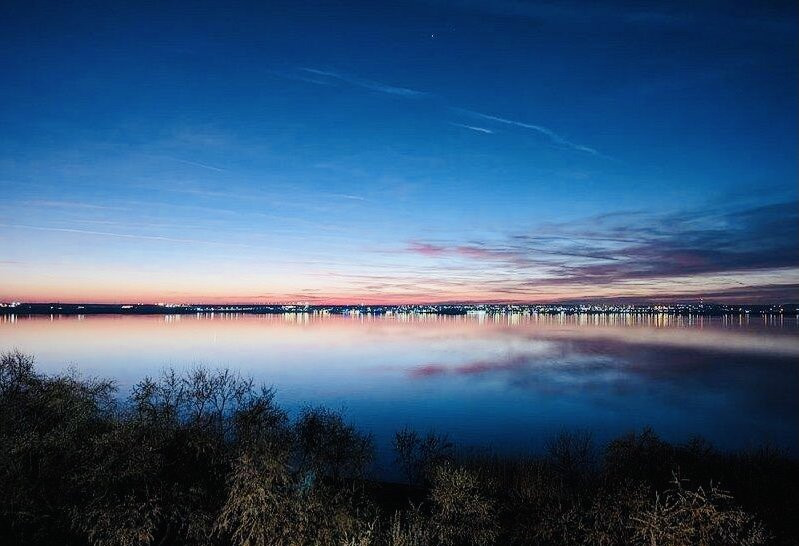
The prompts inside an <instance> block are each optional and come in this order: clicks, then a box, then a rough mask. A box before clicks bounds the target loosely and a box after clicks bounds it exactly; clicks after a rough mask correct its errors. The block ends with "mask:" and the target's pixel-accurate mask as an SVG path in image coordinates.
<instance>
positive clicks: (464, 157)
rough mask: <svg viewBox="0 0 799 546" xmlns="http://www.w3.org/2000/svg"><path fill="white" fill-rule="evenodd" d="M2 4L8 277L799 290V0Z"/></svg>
mask: <svg viewBox="0 0 799 546" xmlns="http://www.w3.org/2000/svg"><path fill="white" fill-rule="evenodd" d="M0 21H1V22H0V48H1V50H2V54H0V70H1V71H2V74H3V78H2V81H0V126H1V127H2V128H3V129H2V131H0V191H1V192H2V201H0V299H6V300H11V299H24V300H42V299H44V300H60V301H79V300H80V301H123V300H125V301H127V300H142V301H200V300H202V301H297V300H299V301H320V302H321V301H369V302H378V301H385V302H395V301H452V300H525V301H551V300H559V299H571V300H575V299H581V300H588V299H593V300H605V299H640V300H645V299H654V298H665V299H693V298H695V297H700V296H705V297H710V298H715V299H722V300H724V299H726V300H729V301H733V300H735V301H741V300H751V301H766V300H768V301H785V300H796V299H797V297H796V296H797V295H799V290H798V288H799V256H798V255H797V252H798V251H797V247H799V245H797V243H799V236H798V235H797V174H798V173H797V157H796V150H797V145H798V144H799V142H797V117H798V116H797V114H799V112H797V96H799V93H797V64H799V63H797V60H799V59H797V51H798V50H799V49H798V47H797V8H796V6H795V4H794V3H791V2H784V3H780V2H770V3H762V2H744V3H734V2H719V3H698V4H697V5H688V4H680V5H675V4H673V3H657V2H651V3H646V2H643V3H642V2H635V3H623V2H622V3H616V2H610V3H601V4H597V3H593V2H563V3H557V2H547V3H543V4H540V3H533V2H513V1H511V2H483V1H474V2H469V1H467V2H459V3H453V2H434V1H431V2H402V3H390V4H388V3H373V2H370V3H366V2H364V3H304V2H287V3H280V2H268V3H263V2H261V3H256V2H253V3H239V2H232V3H231V2H226V3H210V2H209V3H206V2H191V3H177V2H176V3H158V5H153V6H150V7H144V6H141V5H125V4H124V3H114V2H99V3H88V2H86V3H71V2H57V3H56V2H52V3H47V2H39V3H36V2H24V3H22V2H21V3H17V4H15V3H13V2H6V3H4V4H3V8H2V13H0Z"/></svg>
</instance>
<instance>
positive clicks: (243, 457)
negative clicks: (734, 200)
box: [0, 352, 799, 546]
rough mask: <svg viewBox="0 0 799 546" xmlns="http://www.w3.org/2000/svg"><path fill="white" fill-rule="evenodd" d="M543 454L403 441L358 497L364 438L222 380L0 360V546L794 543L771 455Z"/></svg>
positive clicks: (566, 446)
mask: <svg viewBox="0 0 799 546" xmlns="http://www.w3.org/2000/svg"><path fill="white" fill-rule="evenodd" d="M546 447H547V448H546V451H545V453H544V454H543V455H529V456H515V457H500V456H497V455H485V454H483V455H474V454H472V455H470V456H469V457H456V456H455V450H454V447H453V445H452V444H451V442H449V440H448V439H447V437H446V436H443V435H436V434H432V433H430V434H427V435H426V436H424V437H422V436H420V435H418V434H417V433H415V432H413V431H411V430H409V429H404V430H402V431H400V432H399V433H397V435H396V437H395V442H394V448H395V450H396V455H397V460H396V462H397V464H398V466H399V468H400V470H401V471H402V473H403V475H404V477H405V479H406V480H407V481H408V482H409V483H410V484H412V486H401V485H399V484H391V483H385V482H376V481H370V480H368V478H369V474H368V473H369V468H370V463H371V461H372V458H373V454H374V446H373V442H372V438H371V436H369V435H366V434H363V433H361V432H359V431H358V430H357V429H356V428H355V427H353V426H352V425H350V424H348V423H347V422H346V421H345V420H344V419H343V417H342V416H341V415H340V414H338V413H336V412H333V411H330V410H328V409H324V408H306V409H305V410H303V411H302V412H301V413H300V415H299V416H298V417H297V418H296V419H294V420H291V419H289V416H288V415H287V413H286V412H285V411H283V410H282V409H281V408H279V407H278V406H277V405H276V404H275V397H274V392H273V391H272V389H269V388H263V387H256V386H255V385H254V384H253V382H252V380H250V379H247V378H243V377H241V376H239V375H237V374H235V373H233V372H230V371H228V370H221V371H211V370H206V369H203V368H197V369H193V370H190V371H188V372H186V373H177V372H175V371H172V370H169V371H166V372H164V373H163V374H161V375H160V376H159V377H157V378H154V379H153V378H146V379H144V380H143V381H141V382H139V383H138V384H136V385H135V386H134V387H133V388H132V390H131V393H130V395H129V396H128V397H127V398H125V399H119V398H117V394H116V389H115V386H114V384H113V383H112V382H109V381H103V380H96V379H91V378H83V377H80V376H79V375H77V374H76V373H74V372H73V373H68V374H62V375H52V376H48V375H43V374H40V373H38V372H37V371H36V369H35V366H34V362H33V360H32V359H31V358H30V357H28V356H26V355H24V354H21V353H19V352H11V353H5V354H2V355H0V543H2V544H34V545H35V544H54V543H58V544H64V545H73V544H74V545H78V544H80V545H83V544H92V545H97V546H100V545H102V546H105V545H109V546H110V545H116V546H134V545H154V544H189V545H209V546H211V545H214V546H215V545H228V544H230V545H252V546H255V545H280V546H301V545H303V546H304V545H316V544H319V545H347V546H433V545H452V546H456V545H457V546H461V545H463V546H467V545H468V546H472V545H483V544H541V545H550V544H558V545H561V544H563V545H578V544H592V545H593V544H596V545H620V544H641V545H653V544H654V545H674V546H677V545H684V544H708V545H709V544H714V545H715V544H720V545H736V546H737V545H748V544H764V543H767V542H768V541H769V540H771V541H773V542H774V543H777V544H783V543H784V544H791V543H796V539H797V534H799V532H797V528H796V523H795V517H794V515H795V513H796V512H797V511H799V502H798V501H797V478H798V477H799V464H798V463H797V461H796V459H793V458H791V457H789V456H787V455H786V454H785V453H784V452H782V451H780V450H777V449H774V448H770V447H763V448H759V449H754V450H748V451H742V452H739V453H725V452H720V451H718V450H716V449H714V448H713V447H712V446H711V445H710V444H708V443H707V442H705V441H703V440H699V439H694V440H691V441H690V442H688V443H686V444H684V445H673V444H669V443H667V442H665V441H663V440H661V439H660V438H659V437H658V436H657V435H656V434H655V433H654V432H653V431H651V430H649V429H645V430H644V431H642V432H640V433H632V434H628V435H626V436H623V437H621V438H618V439H616V440H614V441H612V442H610V443H609V444H608V446H607V447H606V448H605V450H604V452H602V453H600V452H599V450H598V449H597V448H596V447H595V446H594V444H593V442H592V441H591V437H590V435H588V434H586V433H577V434H567V433H563V434H561V435H559V436H557V437H555V438H553V439H552V440H550V441H549V442H548V443H547V446H546ZM674 473H677V474H679V475H685V476H689V477H690V478H691V480H692V483H693V484H695V485H693V486H692V487H691V488H689V487H687V486H686V485H685V483H684V481H683V480H676V481H675V480H674V479H673V475H674ZM670 477H672V479H671V480H670ZM721 485H723V486H724V489H722V488H721ZM733 495H734V499H733ZM422 499H425V500H424V501H423V502H421V503H420V504H410V506H409V507H408V508H407V509H404V510H399V511H396V508H397V507H401V506H403V505H407V503H410V502H415V501H422ZM767 528H768V531H767V530H766V529H767ZM772 534H773V538H772V537H771V535H772Z"/></svg>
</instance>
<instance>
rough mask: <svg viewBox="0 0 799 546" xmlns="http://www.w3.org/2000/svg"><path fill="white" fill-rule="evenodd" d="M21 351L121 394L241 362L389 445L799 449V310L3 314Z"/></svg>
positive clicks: (290, 402) (240, 366)
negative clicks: (737, 313)
mask: <svg viewBox="0 0 799 546" xmlns="http://www.w3.org/2000/svg"><path fill="white" fill-rule="evenodd" d="M12 348H18V349H20V350H22V351H23V352H26V353H30V354H32V355H34V356H35V357H36V360H37V363H38V366H39V369H40V370H42V371H45V372H60V371H64V370H66V369H67V368H69V367H74V368H76V369H77V370H79V371H80V372H81V373H82V374H84V375H94V376H102V377H111V378H114V379H115V380H116V381H117V383H118V385H119V387H120V391H121V392H122V393H125V392H126V391H127V390H128V389H129V388H130V386H131V385H132V384H133V383H135V382H136V381H138V380H139V379H141V378H142V377H143V376H145V375H154V374H158V373H159V371H160V370H162V369H164V367H167V366H171V367H175V368H178V369H185V368H189V367H192V366H196V365H200V364H202V365H206V366H209V367H230V368H233V369H235V370H238V371H240V372H241V373H243V374H247V375H251V376H253V377H254V378H255V379H257V380H258V381H261V382H264V383H267V384H270V385H274V386H275V388H276V390H277V398H278V401H279V402H280V403H281V405H283V406H284V407H286V408H287V409H289V410H290V411H296V410H297V409H298V408H301V407H302V406H303V405H304V404H313V405H317V404H323V405H326V406H329V407H332V408H335V409H340V410H342V411H344V413H345V414H346V416H347V418H348V419H349V420H351V421H352V422H354V423H356V424H357V425H358V426H359V427H360V428H361V429H363V430H366V431H369V432H372V433H373V434H374V435H375V439H376V442H377V444H378V446H379V447H380V449H381V450H385V449H386V446H388V445H389V442H390V438H391V437H392V435H393V433H394V432H395V431H396V430H399V429H401V428H402V427H404V426H406V425H407V426H411V427H413V428H415V429H417V430H419V431H422V432H424V431H428V430H435V431H438V432H446V433H448V434H449V436H450V437H451V438H452V439H453V440H454V441H455V442H456V443H457V444H459V445H461V446H470V447H476V448H488V449H493V450H496V451H499V452H508V451H519V450H535V449H539V448H540V447H541V446H542V444H543V443H544V442H545V441H546V440H547V439H548V438H550V437H551V436H553V435H554V434H557V433H558V432H559V431H562V430H568V431H574V430H588V431H591V432H592V433H593V434H594V437H595V438H596V439H597V440H598V441H600V442H601V441H605V440H607V439H610V438H612V437H614V436H617V435H619V434H621V433H624V432H627V431H630V430H634V429H640V428H641V427H644V426H652V427H653V428H654V429H655V430H656V432H658V433H659V434H660V435H662V436H663V437H665V438H666V439H668V440H672V441H684V440H687V439H689V438H690V437H691V436H692V435H702V436H704V437H706V438H707V439H709V440H711V441H712V442H713V443H714V444H716V445H717V446H719V447H721V448H725V449H735V448H742V447H744V448H745V447H748V446H754V445H757V444H759V443H761V442H770V443H772V444H776V445H778V446H781V447H784V448H786V449H788V450H790V451H791V452H792V453H794V454H795V453H796V451H797V431H799V402H798V401H797V393H799V365H798V363H799V359H797V357H798V356H799V326H797V320H796V318H795V317H790V318H782V317H765V318H764V317H752V318H747V317H712V318H709V317H677V316H665V315H654V316H632V315H532V316H517V315H504V316H490V315H466V316H435V315H394V316H368V315H367V316H338V315H332V316H331V315H308V314H286V315H247V314H213V315H210V314H209V315H166V316H157V315H148V316H118V315H97V316H53V317H50V316H34V317H19V316H4V317H0V350H9V349H12Z"/></svg>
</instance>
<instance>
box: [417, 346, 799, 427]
mask: <svg viewBox="0 0 799 546" xmlns="http://www.w3.org/2000/svg"><path fill="white" fill-rule="evenodd" d="M549 347H550V350H549V351H548V352H545V353H541V352H536V353H519V354H511V355H508V356H505V357H500V358H496V359H490V358H489V359H477V360H470V361H465V362H461V363H455V364H440V363H425V364H421V365H419V366H416V367H412V368H410V369H408V370H407V372H408V375H409V376H410V377H411V378H414V379H417V380H425V379H427V380H433V379H439V380H446V378H463V379H464V380H468V381H498V382H501V383H503V384H505V385H506V386H507V387H510V388H514V389H521V390H527V391H530V392H531V393H537V394H545V395H546V394H549V395H555V394H559V395H569V396H571V395H577V394H579V393H582V394H588V393H590V394H592V395H593V396H596V397H599V398H605V397H607V398H608V399H610V398H613V397H618V396H619V395H629V396H638V395H646V396H652V397H658V398H660V399H667V400H670V401H671V402H675V401H678V400H681V399H690V398H693V397H704V398H705V399H709V398H711V397H723V398H725V399H726V403H734V404H737V405H738V407H739V409H740V410H741V411H744V410H751V411H764V410H767V411H769V412H773V413H776V414H779V415H783V416H785V417H786V418H788V419H794V418H795V414H796V412H797V411H799V402H797V399H796V397H795V388H796V386H797V385H798V384H799V367H797V366H796V364H795V362H794V359H792V358H790V357H786V356H780V355H765V354H751V353H749V354H747V353H745V352H743V353H742V352H739V351H721V350H717V349H713V350H697V349H694V348H690V347H689V348H685V347H678V346H676V344H672V345H655V344H651V343H650V344H644V343H642V342H641V343H638V344H631V343H626V342H623V341H618V340H617V339H564V340H562V341H561V342H560V343H552V344H551V345H550V346H549Z"/></svg>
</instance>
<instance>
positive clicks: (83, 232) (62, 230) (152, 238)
mask: <svg viewBox="0 0 799 546" xmlns="http://www.w3.org/2000/svg"><path fill="white" fill-rule="evenodd" d="M0 227H5V228H14V229H31V230H35V231H52V232H57V233H75V234H79V235H94V236H99V237H114V238H119V239H140V240H146V241H162V242H167V243H184V244H204V245H221V246H232V247H250V246H251V245H246V244H242V243H230V242H225V241H206V240H202V239H186V238H182V237H167V236H162V235H138V234H133V233H115V232H110V231H94V230H88V229H77V228H59V227H49V226H34V225H28V224H0Z"/></svg>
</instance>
